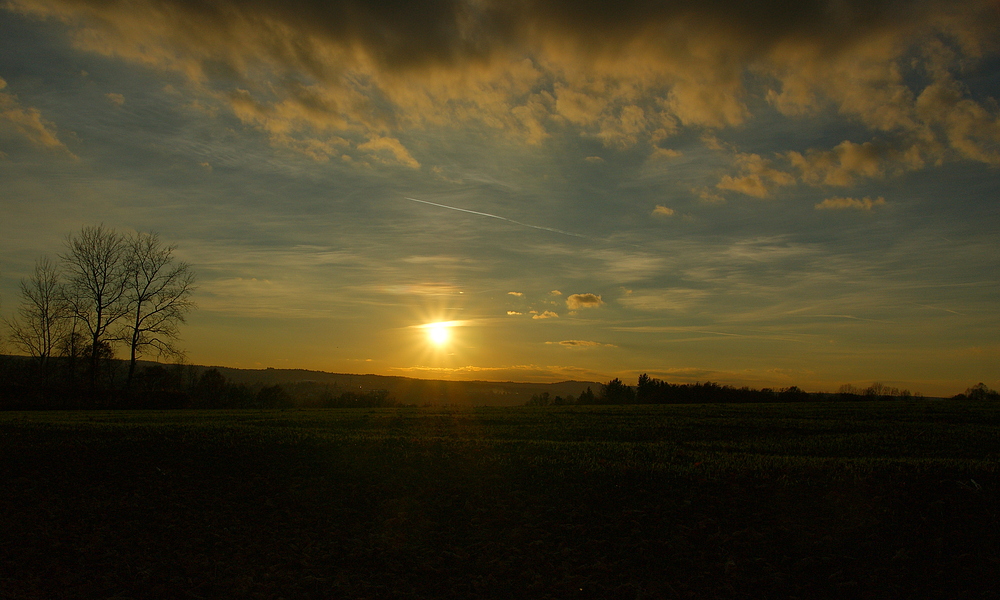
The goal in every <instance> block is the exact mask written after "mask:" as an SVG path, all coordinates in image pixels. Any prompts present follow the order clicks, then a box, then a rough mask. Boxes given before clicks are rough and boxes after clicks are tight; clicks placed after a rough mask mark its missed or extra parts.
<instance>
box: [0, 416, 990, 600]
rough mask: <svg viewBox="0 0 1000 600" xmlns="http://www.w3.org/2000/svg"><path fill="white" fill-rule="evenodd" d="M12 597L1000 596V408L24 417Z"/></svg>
mask: <svg viewBox="0 0 1000 600" xmlns="http://www.w3.org/2000/svg"><path fill="white" fill-rule="evenodd" d="M0 540H2V543H0V598H4V599H10V600H17V599H29V598H30V599H35V598H150V599H152V598H157V599H160V598H213V599H214V598H286V599H289V600H292V599H297V598H372V599H374V598H610V599H619V598H620V599H629V600H633V599H644V598H803V599H812V598H879V599H883V598H995V597H998V591H997V590H1000V406H997V405H996V404H995V403H994V404H975V403H955V402H944V401H920V402H918V401H913V402H885V403H824V404H768V405H697V406H696V405H683V406H631V407H628V406H618V407H544V408H484V409H378V410H360V409H358V410H346V409H345V410H315V411H294V410H289V411H240V412H222V411H215V412H204V411H203V412H196V411H169V412H168V411H164V412H140V411H134V412H127V411H121V412H33V413H27V412H22V413H13V412H11V413H0Z"/></svg>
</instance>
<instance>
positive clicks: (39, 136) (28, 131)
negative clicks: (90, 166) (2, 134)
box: [0, 78, 75, 158]
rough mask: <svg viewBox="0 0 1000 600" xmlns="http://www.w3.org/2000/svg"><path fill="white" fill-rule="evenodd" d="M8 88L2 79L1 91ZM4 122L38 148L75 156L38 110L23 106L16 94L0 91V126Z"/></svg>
mask: <svg viewBox="0 0 1000 600" xmlns="http://www.w3.org/2000/svg"><path fill="white" fill-rule="evenodd" d="M6 88H7V82H6V81H5V80H4V79H3V78H0V90H4V89H6ZM4 122H7V123H9V124H11V125H13V127H14V130H15V131H17V133H19V134H20V135H21V136H22V137H24V138H25V139H27V140H28V141H29V142H31V143H32V144H34V145H36V146H41V147H43V148H47V149H49V150H60V151H63V152H65V153H66V154H68V155H69V156H73V153H72V152H70V151H69V149H68V148H67V147H66V145H65V144H63V143H62V142H61V141H60V140H59V136H58V134H57V132H56V126H55V124H54V123H52V122H51V121H48V120H46V119H45V118H44V117H42V113H41V112H40V111H39V110H38V109H37V108H31V107H25V106H22V105H21V103H20V102H19V101H18V99H17V96H15V95H14V94H9V93H7V92H3V91H0V126H2V125H3V123H4ZM73 157H74V158H75V156H73Z"/></svg>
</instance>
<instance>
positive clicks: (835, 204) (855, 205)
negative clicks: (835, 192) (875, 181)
mask: <svg viewBox="0 0 1000 600" xmlns="http://www.w3.org/2000/svg"><path fill="white" fill-rule="evenodd" d="M884 204H885V198H883V197H881V196H879V197H878V198H876V199H874V200H872V199H871V198H868V197H865V198H860V199H858V198H827V199H826V200H824V201H822V202H820V203H819V204H817V205H816V210H845V209H853V210H865V211H870V210H871V209H873V208H875V207H876V206H882V205H884Z"/></svg>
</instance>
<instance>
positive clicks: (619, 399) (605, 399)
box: [600, 377, 635, 404]
mask: <svg viewBox="0 0 1000 600" xmlns="http://www.w3.org/2000/svg"><path fill="white" fill-rule="evenodd" d="M600 400H601V403H602V404H631V403H632V402H634V401H635V390H633V389H632V388H631V387H629V386H627V385H625V384H624V383H622V380H621V379H618V378H617V377H616V378H614V379H612V380H611V381H609V382H607V383H606V384H604V386H603V387H602V388H601V398H600Z"/></svg>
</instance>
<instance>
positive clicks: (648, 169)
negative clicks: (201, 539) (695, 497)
mask: <svg viewBox="0 0 1000 600" xmlns="http://www.w3.org/2000/svg"><path fill="white" fill-rule="evenodd" d="M0 7H2V8H0V214H2V218H0V301H2V306H0V310H2V312H3V314H4V315H9V314H11V313H12V311H13V310H14V309H15V307H16V305H17V302H18V281H19V280H20V279H21V278H25V277H28V276H29V275H30V274H31V272H32V269H33V265H34V261H35V260H36V259H37V258H39V257H40V256H42V255H44V254H48V255H50V256H53V257H54V256H55V254H57V253H58V252H60V251H62V249H63V243H64V240H65V236H66V235H67V234H69V233H73V232H76V231H79V230H80V228H81V227H82V226H87V225H95V224H98V223H103V224H105V225H106V226H110V227H115V228H118V229H120V230H129V229H135V230H139V231H156V232H158V233H159V234H160V236H161V238H162V239H164V240H166V241H167V242H169V243H177V245H178V247H177V250H176V255H177V257H178V258H179V259H180V260H183V261H186V262H188V263H190V264H191V265H192V268H193V270H194V271H195V272H196V273H197V276H198V289H197V292H196V293H195V295H194V299H195V300H196V302H197V303H198V310H196V311H194V312H192V313H191V314H190V316H189V318H188V323H187V325H185V326H184V327H183V328H182V330H181V334H182V337H183V338H184V341H183V342H182V346H183V347H184V348H186V350H187V352H188V359H189V360H190V361H191V362H193V363H199V364H215V365H226V366H232V367H244V368H254V367H264V366H273V367H282V368H306V369H317V370H324V371H332V372H348V373H375V374H383V375H401V376H408V377H424V378H436V379H484V380H518V381H559V380H568V379H575V380H587V381H605V380H608V379H610V378H612V377H621V378H623V379H625V380H626V381H627V382H630V383H631V382H634V381H635V378H636V376H637V375H638V374H639V373H642V372H646V373H649V374H650V375H651V376H653V377H657V378H661V379H666V380H670V381H675V382H690V381H699V380H700V381H704V380H706V379H711V380H713V381H719V382H722V383H728V384H734V385H750V386H753V387H765V386H768V387H776V388H778V387H785V386H789V385H798V386H801V387H803V388H806V389H809V390H836V388H837V387H838V386H839V385H840V384H843V383H855V384H861V385H863V384H865V383H867V382H871V381H873V380H878V381H882V382H885V383H886V384H888V385H892V386H896V387H900V388H903V387H905V388H909V389H911V390H914V391H921V392H923V393H925V394H927V395H952V394H955V393H958V392H960V391H962V390H964V389H965V388H967V387H969V386H970V385H972V384H975V383H976V382H978V381H983V382H985V383H986V384H987V385H988V386H989V387H992V388H996V387H998V385H1000V343H998V342H997V331H998V330H1000V327H998V326H1000V311H998V310H997V309H998V299H1000V252H998V244H997V233H998V231H1000V208H998V198H1000V171H998V166H1000V107H998V103H997V99H998V97H1000V4H998V3H997V2H996V1H995V0H953V1H941V0H939V1H915V2H897V1H888V0H866V1H864V2H862V1H859V0H841V1H834V0H829V1H821V0H812V1H808V0H807V1H803V2H779V1H777V0H773V1H770V2H757V3H748V2H736V1H731V0H702V1H699V2H689V1H678V2H648V1H642V0H624V1H619V2H613V3H612V2H594V1H590V2H564V1H561V0H548V1H541V0H538V1H528V0H524V1H500V0H451V1H448V0H441V1H426V0H425V1H413V2H395V1H390V0H382V1H374V2H373V1H370V0H366V1H362V0H344V1H342V2H336V3H331V2H321V1H318V0H316V1H309V0H291V1H284V2H271V1H265V0H255V1H242V2H235V1H231V0H230V1H227V0H218V1H216V2H211V3H191V2H182V1H180V0H138V1H130V2H124V1H115V0H112V1H108V0H101V1H98V0H6V1H2V2H0Z"/></svg>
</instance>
